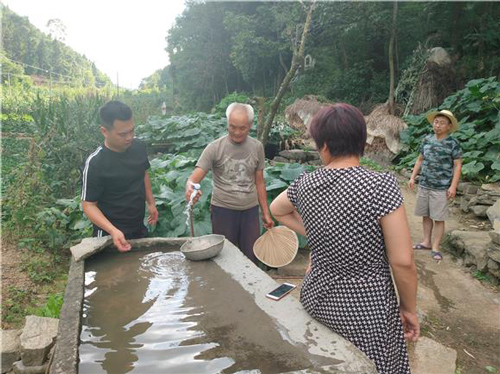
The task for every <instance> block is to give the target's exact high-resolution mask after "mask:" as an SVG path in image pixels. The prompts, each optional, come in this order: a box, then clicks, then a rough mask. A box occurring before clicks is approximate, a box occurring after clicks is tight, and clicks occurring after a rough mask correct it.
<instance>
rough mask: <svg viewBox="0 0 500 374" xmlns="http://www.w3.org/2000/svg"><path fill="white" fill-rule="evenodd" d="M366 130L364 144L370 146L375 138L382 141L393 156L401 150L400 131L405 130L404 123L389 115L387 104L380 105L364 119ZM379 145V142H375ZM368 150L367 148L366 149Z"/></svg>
mask: <svg viewBox="0 0 500 374" xmlns="http://www.w3.org/2000/svg"><path fill="white" fill-rule="evenodd" d="M365 121H366V128H367V139H366V143H367V144H368V145H372V144H373V142H374V140H375V139H376V138H381V139H384V141H385V144H386V146H387V149H388V150H389V151H391V153H393V154H394V155H396V154H398V153H399V151H400V150H401V144H400V137H399V135H400V134H401V131H403V130H404V129H406V128H407V125H406V123H405V122H404V121H403V120H402V119H401V118H399V117H396V116H393V115H391V114H389V104H388V103H385V104H380V105H377V106H376V107H375V109H373V111H372V112H371V113H370V114H369V115H368V116H366V117H365ZM377 143H379V142H377ZM368 148H369V147H368Z"/></svg>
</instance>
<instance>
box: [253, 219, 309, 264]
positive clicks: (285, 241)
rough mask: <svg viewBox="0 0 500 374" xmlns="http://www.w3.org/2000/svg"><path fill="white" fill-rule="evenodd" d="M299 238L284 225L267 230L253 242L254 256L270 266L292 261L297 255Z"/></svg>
mask: <svg viewBox="0 0 500 374" xmlns="http://www.w3.org/2000/svg"><path fill="white" fill-rule="evenodd" d="M298 247H299V240H298V238H297V234H295V232H293V231H292V230H290V229H288V228H287V227H285V226H277V227H274V228H272V229H270V230H268V231H267V232H266V233H265V234H264V235H262V236H261V237H260V238H259V239H257V241H256V242H255V244H254V247H253V250H254V253H255V256H256V257H257V258H258V259H259V260H260V261H262V262H263V263H264V264H266V265H267V266H270V267H274V268H277V267H282V266H285V265H288V264H289V263H290V262H292V261H293V259H294V258H295V256H296V255H297V251H298Z"/></svg>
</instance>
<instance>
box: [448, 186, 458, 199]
mask: <svg viewBox="0 0 500 374" xmlns="http://www.w3.org/2000/svg"><path fill="white" fill-rule="evenodd" d="M456 195H457V189H456V187H450V188H448V191H446V196H447V197H448V199H454V198H455V196H456Z"/></svg>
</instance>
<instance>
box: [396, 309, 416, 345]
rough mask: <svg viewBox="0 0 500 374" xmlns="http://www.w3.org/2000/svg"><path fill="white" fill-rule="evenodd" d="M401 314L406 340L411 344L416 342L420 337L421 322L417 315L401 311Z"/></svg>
mask: <svg viewBox="0 0 500 374" xmlns="http://www.w3.org/2000/svg"><path fill="white" fill-rule="evenodd" d="M400 314H401V322H402V323H403V332H404V334H405V339H406V340H408V341H410V342H416V341H417V340H418V338H419V336H420V322H419V321H418V316H417V313H414V312H408V311H405V310H403V309H401V310H400Z"/></svg>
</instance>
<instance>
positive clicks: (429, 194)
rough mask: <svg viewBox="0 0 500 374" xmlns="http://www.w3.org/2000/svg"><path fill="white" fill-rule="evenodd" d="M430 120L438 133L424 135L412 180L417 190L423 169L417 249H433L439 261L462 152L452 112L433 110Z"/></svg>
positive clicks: (411, 182) (433, 255) (419, 192)
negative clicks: (417, 179) (420, 238)
mask: <svg viewBox="0 0 500 374" xmlns="http://www.w3.org/2000/svg"><path fill="white" fill-rule="evenodd" d="M427 119H428V120H429V123H430V124H431V125H432V129H433V130H434V133H433V134H430V135H427V136H426V137H425V138H424V140H423V142H422V145H421V146H420V155H419V156H418V158H417V161H416V163H415V167H414V168H413V172H412V174H411V178H410V181H409V183H408V185H409V187H410V189H412V190H413V189H414V187H415V178H416V176H417V174H418V172H419V171H420V169H422V172H421V173H420V177H419V181H418V192H417V199H416V204H415V215H416V216H420V217H422V224H423V229H424V230H423V231H424V238H423V240H422V241H421V242H420V243H418V244H415V245H414V247H413V248H414V249H429V250H431V256H432V257H433V258H434V259H435V260H437V261H439V260H442V258H443V255H442V253H441V250H440V243H441V239H442V237H443V233H444V222H445V221H446V220H447V219H448V215H449V213H448V199H453V198H454V197H455V195H456V193H457V186H458V181H459V180H460V173H461V171H462V151H461V149H460V144H459V142H458V140H457V139H455V138H454V137H453V136H451V135H450V134H451V133H452V132H455V131H457V130H458V121H457V119H456V118H455V116H454V115H453V113H452V112H450V111H449V110H445V109H443V110H440V111H437V112H431V113H429V114H428V115H427Z"/></svg>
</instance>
